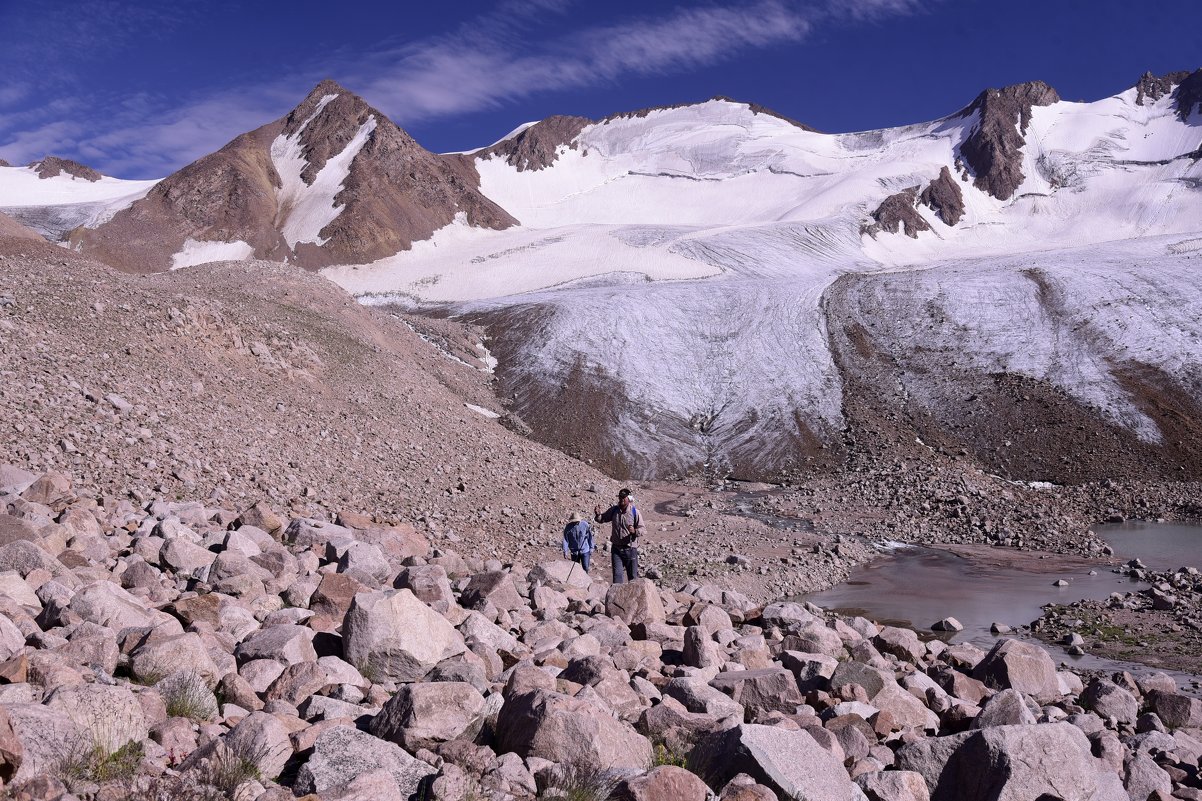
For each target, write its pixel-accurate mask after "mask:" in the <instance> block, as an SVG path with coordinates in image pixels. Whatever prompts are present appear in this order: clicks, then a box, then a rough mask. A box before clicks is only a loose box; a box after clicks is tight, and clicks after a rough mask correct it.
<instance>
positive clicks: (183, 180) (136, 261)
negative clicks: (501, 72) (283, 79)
mask: <svg viewBox="0 0 1202 801" xmlns="http://www.w3.org/2000/svg"><path fill="white" fill-rule="evenodd" d="M329 95H336V97H335V98H334V99H333V100H332V101H329V102H327V103H325V104H324V106H321V107H320V109H319V104H321V103H322V99H323V98H324V97H327V96H329ZM372 117H374V118H375V129H374V130H373V131H372V133H371V134H370V136H369V138H368V140H367V142H366V144H365V145H364V146H363V148H362V149H361V150H360V151H359V153H358V154H357V156H356V157H355V159H354V160H353V162H352V164H351V167H350V172H349V175H348V176H347V177H346V179H345V181H344V182H343V189H342V191H341V192H340V193H339V194H338V195H337V196H336V198H335V201H334V204H335V205H338V206H341V207H342V210H341V212H340V213H339V215H338V216H337V217H336V218H335V219H334V221H333V222H332V223H330V224H329V225H328V226H326V228H325V229H323V230H322V231H321V233H320V238H321V239H323V240H326V241H324V243H323V244H321V245H318V244H316V243H300V244H298V246H297V247H296V248H295V250H293V249H291V248H289V247H288V244H287V243H286V242H285V241H284V238H283V236H282V235H281V233H280V231H281V227H282V226H283V224H284V223H285V221H286V220H287V218H288V214H289V213H290V212H291V209H289V208H286V207H283V206H282V205H281V201H280V197H279V189H280V187H281V183H282V181H281V177H280V175H279V174H278V172H277V171H276V167H275V165H274V164H273V162H272V158H271V146H272V143H273V142H274V141H275V140H276V138H277V137H278V136H279V135H281V134H283V135H286V136H287V135H298V134H299V141H300V144H301V150H302V154H303V155H304V157H305V158H306V160H307V161H308V164H307V165H306V167H305V169H304V170H303V171H302V173H301V179H302V180H303V181H305V182H306V183H308V184H312V182H313V181H314V179H315V178H316V177H317V175H318V173H320V171H321V169H322V168H323V167H324V166H325V165H326V164H327V162H328V161H329V159H331V158H333V157H334V156H335V155H337V154H339V153H341V152H342V151H343V150H344V149H345V148H346V146H347V144H348V143H349V142H350V141H351V139H352V138H353V137H354V136H355V134H356V132H358V130H359V129H360V127H361V126H362V125H363V124H364V123H365V122H366V121H367V120H368V119H369V118H372ZM306 123H307V125H306ZM460 212H462V213H463V214H464V215H465V216H466V218H467V222H468V223H470V224H472V225H479V226H484V227H489V228H504V227H507V226H509V225H513V224H514V223H515V222H516V220H514V219H513V218H512V217H511V216H510V215H509V214H507V213H506V212H505V211H504V210H503V209H501V208H500V207H499V206H497V205H496V204H494V203H493V202H492V201H490V200H488V199H487V198H486V197H484V196H483V195H482V194H480V192H479V176H478V174H477V173H476V171H475V168H474V166H473V165H472V162H471V159H470V158H466V157H462V156H441V155H437V154H434V153H431V152H429V151H428V150H426V149H425V148H423V147H421V145H419V144H417V142H415V141H414V140H413V138H412V137H410V136H409V135H408V134H407V133H405V132H404V131H402V130H401V129H400V128H398V127H397V126H396V125H395V124H393V123H392V122H391V121H390V120H389V119H388V118H387V117H385V116H384V115H383V114H382V113H380V112H379V111H377V110H376V109H374V108H372V107H371V106H369V105H367V103H365V102H364V101H363V100H362V99H361V98H359V97H358V96H356V95H354V94H352V93H350V92H348V91H347V90H346V89H344V88H342V87H341V86H339V85H338V84H336V83H334V82H333V81H324V82H322V83H321V84H319V85H318V86H317V87H315V88H314V89H313V91H312V92H311V93H310V94H309V96H308V97H306V98H305V100H304V101H303V102H302V103H301V104H300V105H299V106H297V107H296V108H295V109H293V110H292V111H291V112H290V113H289V114H287V115H286V116H284V117H283V118H281V119H279V120H276V121H275V122H272V123H269V124H267V125H265V126H263V127H261V128H258V129H257V130H254V131H251V132H249V133H246V134H242V135H241V136H239V137H238V138H236V139H234V140H233V141H232V142H230V143H229V144H227V145H226V146H225V147H223V148H222V149H221V150H219V151H217V152H216V153H213V154H210V155H208V156H205V157H204V158H201V159H199V160H198V161H196V162H194V163H192V164H190V165H188V166H187V167H185V168H183V169H182V170H180V171H179V172H176V173H175V174H173V175H171V176H169V177H168V178H166V179H164V180H163V181H161V182H160V183H159V184H157V185H156V186H155V187H154V189H152V190H151V192H150V193H149V194H148V195H147V196H146V197H145V198H143V199H142V200H139V201H137V202H136V203H134V204H133V205H132V206H130V207H129V208H127V209H125V210H123V211H121V212H119V213H118V214H116V215H115V216H114V217H113V219H112V220H110V221H109V222H107V223H105V224H104V225H101V226H100V227H99V228H96V229H95V230H87V229H80V230H78V231H76V232H74V233H73V234H72V237H71V241H72V243H73V244H74V245H76V246H78V247H79V248H80V249H81V251H82V252H83V253H85V254H88V255H90V256H93V257H95V258H98V259H100V260H102V261H104V262H106V263H108V264H111V265H113V266H115V267H117V268H119V269H122V270H125V271H129V272H143V273H145V272H158V271H162V270H166V269H168V268H169V267H171V256H172V254H174V253H177V252H178V251H179V250H180V248H181V247H182V246H183V244H184V242H185V241H186V240H187V239H195V240H200V241H210V240H211V241H221V242H231V241H236V240H241V241H243V242H246V243H247V244H249V245H251V246H252V248H253V249H254V255H255V257H256V258H261V259H271V260H276V261H284V260H289V261H293V262H294V263H297V264H300V265H301V266H303V267H306V268H309V269H318V268H320V267H324V266H327V265H329V264H335V263H343V264H361V263H366V262H370V261H374V260H376V259H379V258H382V257H384V256H390V255H392V254H394V253H397V252H398V251H400V250H404V249H407V248H409V247H411V246H412V243H413V242H415V241H418V240H421V239H427V238H429V237H430V235H431V234H432V233H433V232H434V231H436V230H438V229H439V228H442V227H443V226H445V225H448V224H449V223H450V222H452V221H453V220H454V218H455V215H456V214H457V213H460Z"/></svg>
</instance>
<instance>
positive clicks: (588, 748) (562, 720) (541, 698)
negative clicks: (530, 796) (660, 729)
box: [496, 690, 651, 770]
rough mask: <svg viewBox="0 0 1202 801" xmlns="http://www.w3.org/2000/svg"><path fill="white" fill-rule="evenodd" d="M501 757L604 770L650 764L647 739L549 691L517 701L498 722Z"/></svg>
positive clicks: (598, 710)
mask: <svg viewBox="0 0 1202 801" xmlns="http://www.w3.org/2000/svg"><path fill="white" fill-rule="evenodd" d="M496 735H497V745H498V747H497V749H496V750H497V751H500V752H502V753H504V752H505V751H513V752H514V753H516V754H518V755H519V756H521V757H524V758H529V757H538V758H541V759H546V760H550V761H551V762H558V763H565V762H567V763H572V764H575V765H584V766H591V767H595V768H599V769H605V770H608V769H614V768H628V769H633V770H643V769H645V768H646V767H647V765H649V764H650V762H651V743H650V742H649V741H648V740H647V738H646V737H643V736H642V735H641V734H639V733H638V732H636V731H635V730H634V729H632V728H630V727H629V726H627V725H626V724H624V723H622V722H621V721H619V720H618V719H616V718H614V717H613V716H612V715H611V714H609V712H607V711H605V710H604V709H601V708H600V707H598V706H594V705H593V704H590V703H588V702H587V701H584V700H581V699H579V698H573V697H571V696H567V695H561V694H560V693H554V692H548V691H546V690H535V691H533V692H529V693H524V694H522V695H516V696H512V697H510V698H509V699H507V700H506V701H505V705H504V706H502V707H501V712H500V714H499V715H498V717H497V729H496Z"/></svg>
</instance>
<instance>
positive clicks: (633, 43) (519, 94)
mask: <svg viewBox="0 0 1202 801" xmlns="http://www.w3.org/2000/svg"><path fill="white" fill-rule="evenodd" d="M812 16H814V12H813V11H812V10H808V9H807V10H803V9H800V8H796V7H791V6H789V5H786V4H785V3H782V2H778V1H777V0H761V1H760V2H755V3H752V4H742V5H739V6H729V7H719V6H709V7H704V8H695V9H687V8H686V9H678V10H675V11H673V12H670V13H669V14H666V15H661V16H645V17H640V18H636V19H629V20H625V21H622V22H620V23H616V24H608V25H602V26H597V27H594V28H589V29H584V30H579V31H575V32H571V33H569V34H568V35H566V36H564V37H562V38H557V39H554V40H551V41H544V42H538V43H532V42H529V41H526V40H524V39H523V38H522V37H521V36H520V35H517V33H518V32H514V31H512V30H511V28H512V25H511V24H510V25H506V24H505V23H504V21H503V20H502V19H501V18H500V17H499V15H490V16H489V17H486V18H483V19H479V20H475V21H474V22H473V23H472V24H471V25H467V26H464V27H463V28H461V29H460V30H458V31H456V32H455V33H453V34H451V35H448V36H445V37H441V38H438V39H434V40H431V41H427V42H420V43H417V44H414V45H407V46H404V47H401V48H397V49H395V50H390V51H382V52H379V53H377V54H374V56H373V57H372V58H371V59H370V60H371V62H372V67H373V69H372V70H371V72H370V73H369V74H365V75H363V76H362V83H361V84H360V85H361V88H362V92H363V93H364V95H365V96H367V97H368V98H369V99H371V100H372V102H373V103H375V104H377V105H378V106H380V108H381V109H382V110H383V111H384V112H386V113H387V114H389V115H390V116H392V117H393V118H394V119H396V120H397V121H399V122H401V123H413V122H419V121H424V120H427V119H430V118H432V117H440V116H445V115H449V114H458V113H464V112H470V111H478V110H481V109H486V108H495V107H498V106H501V105H503V104H504V103H506V102H510V101H513V100H517V99H521V98H525V97H529V96H531V95H535V94H539V93H544V92H553V91H564V90H568V89H575V88H580V87H585V86H590V85H594V84H598V83H602V82H607V81H614V80H619V79H621V78H623V77H624V76H627V75H653V74H663V73H670V72H679V71H684V70H688V69H692V68H697V67H702V66H708V65H710V64H714V63H718V62H721V61H724V60H727V59H730V58H733V57H735V56H737V55H739V54H740V53H744V52H747V51H749V50H755V49H761V48H765V47H771V46H774V45H780V44H785V43H789V42H797V41H800V40H801V39H802V38H804V37H805V35H806V34H807V33H808V32H809V30H810V27H811V22H810V18H811V17H812Z"/></svg>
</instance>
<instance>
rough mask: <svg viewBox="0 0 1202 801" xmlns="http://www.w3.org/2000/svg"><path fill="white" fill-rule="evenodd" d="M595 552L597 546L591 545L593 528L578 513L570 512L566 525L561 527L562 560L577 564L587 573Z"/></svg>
mask: <svg viewBox="0 0 1202 801" xmlns="http://www.w3.org/2000/svg"><path fill="white" fill-rule="evenodd" d="M595 550H597V546H596V545H595V544H594V543H593V527H592V526H590V525H589V522H588V521H587V520H585V519H584V518H583V517H581V516H580V513H579V512H572V516H571V517H569V518H568V524H567V525H566V526H564V527H563V558H564V559H571V560H572V561H573V562H578V563H579V564H580V566H581V567H583V568H584V572H585V573H587V572H588V568H589V563H590V562H591V561H592V553H593V551H595Z"/></svg>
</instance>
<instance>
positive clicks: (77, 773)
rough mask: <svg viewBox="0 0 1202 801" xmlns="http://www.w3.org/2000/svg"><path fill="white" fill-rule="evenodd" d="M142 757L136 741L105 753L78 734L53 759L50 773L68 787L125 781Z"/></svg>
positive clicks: (134, 770) (98, 745)
mask: <svg viewBox="0 0 1202 801" xmlns="http://www.w3.org/2000/svg"><path fill="white" fill-rule="evenodd" d="M142 756H143V752H142V744H141V743H139V742H128V743H125V744H124V745H122V746H121V747H120V748H118V749H117V750H116V751H109V750H108V748H107V747H106V746H105V745H104V743H102V742H99V741H93V740H92V739H90V738H88V737H87V736H86V735H80V736H79V737H78V738H76V740H75V741H74V742H72V743H70V744H68V745H67V746H66V747H65V748H64V750H63V753H62V754H60V755H59V758H58V759H57V760H55V761H56V763H57V764H56V765H55V768H56V770H55V771H54V772H55V774H56V775H57V776H58V777H59V778H60V779H62V780H63V783H64V784H66V785H67V786H68V787H69V788H74V787H78V786H79V785H81V784H89V783H95V784H105V783H108V782H128V781H129V780H131V779H132V778H133V777H134V776H135V775H137V772H138V765H139V764H141V762H142Z"/></svg>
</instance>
